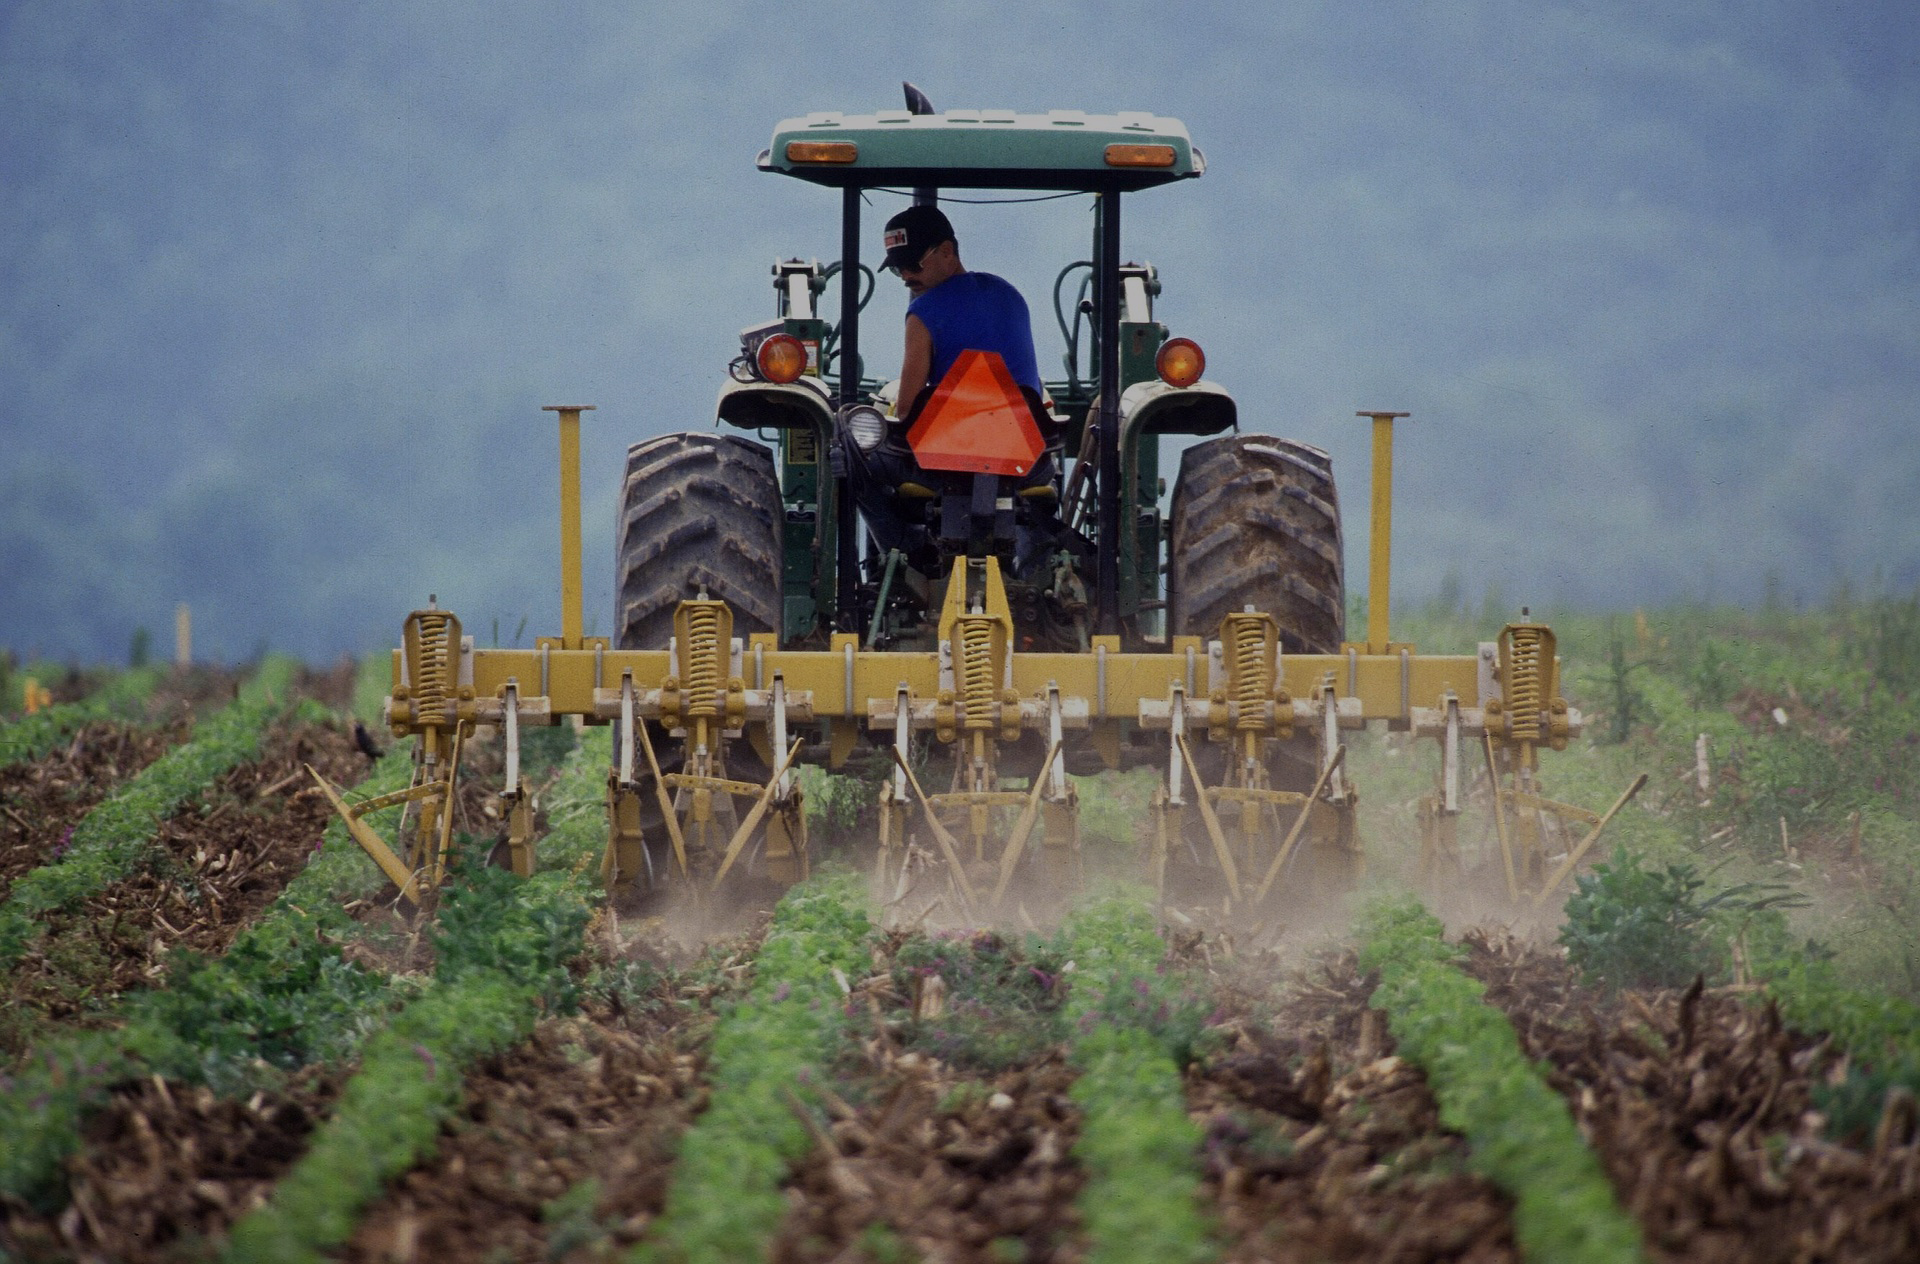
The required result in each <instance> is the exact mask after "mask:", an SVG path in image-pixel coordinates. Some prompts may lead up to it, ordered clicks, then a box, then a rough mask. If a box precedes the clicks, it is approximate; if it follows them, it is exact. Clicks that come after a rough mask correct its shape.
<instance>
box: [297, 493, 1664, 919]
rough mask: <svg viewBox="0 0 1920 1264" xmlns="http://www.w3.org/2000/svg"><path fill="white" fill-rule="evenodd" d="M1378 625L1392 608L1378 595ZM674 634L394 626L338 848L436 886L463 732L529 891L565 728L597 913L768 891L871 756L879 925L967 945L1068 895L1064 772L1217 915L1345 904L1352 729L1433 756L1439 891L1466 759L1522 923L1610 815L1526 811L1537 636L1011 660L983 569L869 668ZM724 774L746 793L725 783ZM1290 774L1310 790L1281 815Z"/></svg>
mask: <svg viewBox="0 0 1920 1264" xmlns="http://www.w3.org/2000/svg"><path fill="white" fill-rule="evenodd" d="M563 464H564V461H563ZM564 490H565V494H564V496H563V500H564V501H565V502H566V511H568V512H577V510H576V509H575V508H574V507H575V506H576V505H577V489H576V488H571V487H569V488H566V489H564ZM1383 580H1384V577H1383ZM1374 596H1375V597H1376V598H1383V597H1385V596H1386V594H1385V592H1384V591H1383V590H1382V589H1381V588H1380V587H1378V586H1376V589H1375V592H1374ZM576 620H577V612H576V614H575V615H574V616H572V617H569V618H567V619H566V620H565V623H566V624H567V625H570V626H571V627H577V626H578V623H577V621H576ZM673 628H674V634H673V636H672V638H671V641H670V643H669V645H668V646H667V648H665V649H662V650H620V649H614V648H612V647H611V646H610V645H609V644H608V643H607V641H606V640H605V639H604V638H597V637H585V636H581V635H579V634H578V633H577V632H574V633H572V634H571V635H565V634H563V635H562V636H560V637H543V638H540V639H539V640H538V641H537V642H536V645H535V647H534V648H532V649H497V648H478V647H476V646H475V645H474V643H473V639H472V638H471V637H468V636H465V635H463V634H462V632H461V625H460V621H459V619H458V618H457V617H456V616H455V615H454V614H453V613H452V612H450V611H446V610H442V609H439V608H438V607H437V606H434V605H429V607H428V608H426V609H423V610H417V611H414V612H413V613H412V614H410V615H409V616H408V617H407V620H406V623H405V625H404V636H403V641H402V644H401V646H400V648H398V649H396V650H395V651H394V654H393V668H394V688H393V692H392V696H391V697H390V699H389V701H388V704H387V722H388V724H389V726H390V727H391V729H392V732H393V733H394V734H395V735H396V736H401V737H405V736H413V737H417V738H418V739H419V745H418V747H417V752H418V754H417V772H416V775H415V778H414V782H413V784H412V785H411V786H410V787H409V788H408V789H407V790H404V791H400V792H397V793H395V794H391V795H386V796H383V797H381V798H379V799H375V800H369V801H367V802H365V803H360V804H355V805H351V806H349V805H347V804H345V803H344V802H342V801H341V800H340V799H339V796H338V795H337V794H336V793H335V792H334V791H333V790H332V788H331V787H327V792H328V794H329V795H330V796H333V798H334V801H335V804H336V806H337V807H338V808H339V809H340V811H341V814H342V815H343V816H344V817H346V818H347V820H348V824H349V826H350V828H351V829H352V832H353V836H354V837H355V839H356V840H358V841H359V842H360V844H361V845H362V846H363V847H365V848H366V849H367V851H368V852H369V854H371V855H372V856H373V857H374V858H375V860H376V861H378V863H379V864H380V866H381V868H382V869H383V870H384V871H386V872H387V874H388V875H389V877H391V878H392V879H393V880H394V883H395V885H396V886H398V887H399V888H400V889H401V890H402V892H403V893H405V894H407V895H408V896H409V897H413V896H416V895H417V893H418V892H419V891H421V890H422V889H424V888H426V887H430V886H432V885H433V884H435V883H437V882H438V881H439V880H440V879H441V877H442V876H443V874H444V870H445V866H446V864H447V861H448V858H449V847H450V841H449V840H450V838H451V836H452V830H453V819H452V813H451V808H450V805H451V803H452V801H453V792H454V787H455V785H456V779H457V776H458V770H459V764H460V758H461V754H462V751H463V749H464V747H465V744H466V743H467V742H468V741H469V740H470V739H471V738H472V736H473V735H474V733H475V732H476V731H477V730H478V729H479V728H481V727H482V726H486V727H488V728H490V729H491V730H493V731H495V732H497V733H498V734H499V735H500V739H501V740H502V742H503V744H504V749H505V758H506V784H505V786H504V788H503V792H502V796H501V797H502V801H503V806H504V807H505V808H506V816H507V818H508V821H509V838H508V842H509V848H508V854H509V856H510V858H511V863H512V865H513V868H514V869H515V870H516V871H517V872H520V873H523V874H524V873H530V872H532V870H533V866H534V840H533V830H532V817H531V810H530V797H531V795H530V790H529V788H528V786H527V784H526V781H525V778H524V777H523V776H522V775H521V774H520V771H519V767H520V734H521V733H522V732H523V731H524V730H525V729H526V728H527V727H528V726H535V727H537V726H544V725H551V724H556V723H561V722H564V721H566V720H567V719H568V718H569V717H577V722H579V723H581V724H585V725H607V726H611V727H612V728H613V741H612V747H613V752H614V756H613V761H612V766H611V767H610V768H609V769H608V773H607V783H606V784H607V795H606V812H607V822H608V843H607V847H606V850H605V853H604V858H603V862H602V867H601V874H602V877H603V879H604V881H605V883H606V885H607V887H608V888H609V889H610V890H613V891H625V890H632V889H634V888H636V887H640V888H646V887H653V886H659V885H663V884H677V885H680V886H683V887H687V888H690V889H693V890H696V891H700V892H705V891H710V890H712V889H714V888H715V887H717V886H719V885H720V884H721V883H723V882H724V881H725V880H726V879H727V877H728V875H729V874H731V873H735V872H738V871H739V870H741V869H751V870H753V871H754V872H755V873H757V874H759V875H761V876H763V877H765V878H768V879H770V880H772V881H775V882H779V883H791V882H794V881H797V880H799V879H801V878H803V877H805V876H806V874H807V872H808V868H809V861H810V848H809V839H808V835H807V828H806V815H805V812H804V810H803V800H802V793H801V790H800V787H799V785H798V784H797V780H796V778H795V777H794V775H793V768H794V765H795V764H796V763H797V762H800V761H802V760H805V761H808V762H816V763H824V764H826V765H827V766H828V767H832V768H838V767H841V766H843V765H844V764H845V762H846V760H847V759H848V757H849V756H850V755H852V754H853V752H854V750H855V749H856V747H857V746H858V745H860V744H862V743H868V744H875V745H885V746H887V747H888V748H890V754H891V759H892V763H893V771H892V773H891V775H890V776H889V777H888V778H887V779H886V781H885V782H884V784H883V785H882V786H881V788H880V790H879V804H878V809H879V811H878V817H879V831H878V832H879V837H878V840H877V841H878V845H877V847H876V849H875V852H874V855H873V869H874V875H875V879H876V883H877V886H878V889H879V890H880V891H881V892H882V893H883V894H884V895H886V896H887V897H888V898H892V899H899V898H901V897H902V896H904V894H905V893H906V892H907V891H908V890H910V889H912V888H914V887H915V885H916V884H918V883H921V882H922V881H923V880H924V876H925V875H931V881H932V882H933V883H934V885H935V887H936V888H937V889H938V890H939V891H940V892H941V893H943V894H946V895H948V896H949V897H950V898H951V899H952V900H953V901H954V903H955V905H956V907H957V908H958V909H959V910H961V911H963V912H964V913H966V914H968V915H986V914H991V913H994V912H996V911H1001V910H1007V909H1010V908H1011V907H1012V906H1013V905H1015V904H1017V903H1018V902H1019V901H1020V900H1021V899H1022V898H1024V897H1025V895H1026V893H1028V892H1029V891H1031V890H1034V889H1036V888H1037V889H1050V890H1054V891H1062V890H1067V889H1071V888H1072V887H1073V886H1075V885H1076V884H1077V883H1078V881H1079V879H1080V876H1081V852H1080V830H1079V819H1078V807H1079V804H1078V797H1077V793H1076V790H1075V786H1074V782H1073V780H1072V779H1071V778H1069V777H1068V775H1067V772H1066V769H1067V767H1068V765H1069V763H1070V762H1071V763H1074V764H1076V765H1077V766H1080V767H1082V768H1086V767H1091V766H1100V767H1106V768H1119V767H1123V766H1140V765H1143V764H1151V765H1157V766H1158V767H1159V768H1160V769H1161V770H1162V776H1161V782H1160V786H1159V789H1158V791H1157V792H1156V793H1155V795H1154V796H1153V800H1152V804H1151V814H1152V820H1151V822H1150V838H1151V842H1150V846H1149V848H1148V859H1147V873H1146V875H1145V876H1146V877H1147V878H1148V879H1150V880H1151V881H1152V882H1153V883H1154V885H1155V886H1156V887H1157V888H1158V889H1160V890H1161V891H1162V892H1163V893H1165V892H1167V891H1168V890H1169V887H1170V884H1175V882H1176V877H1175V875H1176V874H1177V875H1179V879H1178V882H1179V884H1180V885H1182V888H1183V893H1184V894H1187V895H1192V894H1193V893H1194V892H1195V891H1196V890H1197V891H1200V892H1203V893H1204V897H1205V898H1206V899H1208V900H1213V901H1217V902H1218V903H1219V904H1221V905H1222V907H1223V908H1225V909H1227V910H1232V909H1234V908H1236V907H1238V908H1242V909H1247V908H1253V909H1262V908H1269V907H1273V906H1276V905H1279V904H1284V903H1285V902H1286V901H1288V899H1289V898H1290V897H1292V898H1294V899H1296V900H1305V899H1312V898H1317V897H1318V896H1319V895H1322V894H1324V893H1325V892H1326V891H1328V890H1334V889H1339V888H1343V887H1345V886H1347V885H1349V884H1351V882H1352V881H1353V880H1354V879H1355V878H1356V877H1357V876H1358V874H1359V873H1360V871H1361V868H1362V864H1363V861H1362V855H1361V850H1360V845H1359V839H1358V831H1357V829H1356V826H1355V809H1356V805H1357V803H1358V800H1359V791H1358V788H1357V787H1356V786H1355V784H1354V783H1353V780H1352V778H1351V776H1350V775H1349V773H1348V771H1347V769H1346V767H1345V762H1346V751H1347V748H1346V742H1345V739H1346V737H1347V735H1348V734H1350V733H1352V732H1355V731H1358V730H1361V729H1363V728H1365V727H1367V726H1368V725H1374V726H1376V727H1383V728H1385V729H1388V730H1393V731H1400V732H1406V733H1410V734H1413V735H1414V736H1416V737H1422V738H1429V739H1432V740H1433V741H1435V742H1436V743H1437V744H1438V747H1439V750H1440V755H1441V759H1440V768H1441V772H1440V779H1439V786H1438V787H1437V789H1436V792H1435V793H1434V794H1433V795H1432V796H1430V797H1429V798H1427V799H1426V800H1424V801H1423V803H1422V805H1421V820H1422V827H1423V828H1422V863H1423V866H1424V867H1425V868H1426V869H1427V871H1428V872H1429V874H1430V876H1431V877H1432V878H1433V879H1434V880H1435V881H1444V880H1446V875H1447V873H1448V871H1449V870H1451V869H1454V868H1457V867H1458V866H1459V865H1460V864H1461V856H1460V850H1459V846H1458V837H1459V827H1458V818H1459V816H1460V815H1461V814H1462V812H1463V811H1464V810H1465V808H1466V805H1467V803H1468V801H1469V798H1470V796H1469V794H1468V793H1467V792H1466V789H1465V788H1464V787H1463V784H1462V781H1463V776H1462V768H1463V763H1464V758H1465V755H1466V753H1467V752H1468V751H1469V750H1472V749H1478V750H1479V751H1481V752H1483V753H1484V755H1485V758H1486V761H1487V769H1488V774H1490V775H1486V776H1485V777H1484V780H1485V783H1486V785H1488V786H1491V787H1493V789H1494V793H1492V794H1491V796H1484V795H1483V797H1488V798H1489V802H1490V806H1491V809H1492V819H1493V821H1494V822H1495V824H1496V828H1497V833H1498V837H1499V840H1500V848H1501V855H1502V858H1503V862H1504V872H1505V873H1506V875H1507V878H1508V890H1509V894H1510V895H1511V896H1512V897H1513V898H1515V899H1520V898H1523V897H1524V896H1525V895H1528V894H1539V895H1544V893H1545V892H1546V891H1549V890H1551V889H1552V888H1553V886H1554V885H1555V884H1556V883H1557V882H1558V881H1559V880H1560V879H1561V878H1563V877H1564V875H1565V872H1566V871H1567V870H1569V869H1570V868H1571V867H1572V865H1573V864H1575V863H1577V861H1578V860H1579V859H1580V857H1581V856H1582V855H1583V854H1584V853H1585V851H1586V850H1587V849H1588V848H1590V847H1591V845H1592V842H1593V840H1594V839H1595V838H1597V837H1598V833H1599V830H1600V829H1601V828H1603V827H1604V825H1605V824H1606V822H1607V821H1608V820H1610V819H1611V817H1612V815H1613V813H1614V812H1617V811H1618V810H1619V808H1620V806H1621V805H1622V804H1624V802H1625V800H1626V798H1627V797H1630V795H1631V793H1632V790H1630V791H1629V792H1628V796H1623V797H1622V800H1621V803H1617V804H1615V805H1614V807H1613V809H1612V810H1611V811H1609V812H1608V813H1606V814H1604V815H1596V814H1593V813H1589V812H1586V811H1585V810H1584V809H1581V808H1578V807H1576V806H1574V805H1570V804H1564V803H1559V802H1556V801H1554V800H1551V799H1547V798H1545V797H1544V796H1542V795H1541V793H1540V790H1539V785H1538V778H1537V763H1538V759H1537V753H1538V751H1539V750H1540V749H1541V748H1542V747H1545V748H1549V749H1558V748H1561V747H1564V746H1565V745H1566V743H1567V741H1568V739H1569V738H1571V737H1572V736H1574V735H1575V734H1577V733H1578V732H1579V729H1580V726H1581V717H1580V715H1579V713H1578V712H1577V711H1575V710H1573V709H1572V708H1570V707H1569V706H1568V705H1567V704H1566V702H1565V700H1564V699H1563V698H1562V697H1561V696H1560V693H1559V677H1558V661H1557V657H1556V655H1555V652H1554V651H1555V643H1554V638H1553V634H1552V632H1551V630H1550V629H1548V628H1547V627H1545V626H1544V625H1542V624H1538V623H1533V622H1526V621H1523V622H1520V623H1515V624H1511V625H1509V626H1508V627H1506V628H1505V629H1504V630H1503V631H1502V632H1501V634H1500V637H1499V639H1498V640H1497V641H1495V642H1489V643H1487V644H1485V645H1483V646H1481V647H1480V652H1479V653H1478V654H1475V655H1433V654H1420V653H1417V652H1415V650H1414V649H1413V647H1412V646H1410V645H1405V644H1398V643H1393V642H1390V641H1386V640H1384V639H1383V640H1382V641H1380V642H1377V643H1375V642H1355V643H1349V644H1348V645H1346V646H1345V647H1344V648H1343V651H1342V652H1341V653H1339V654H1293V653H1287V652H1286V651H1285V649H1284V646H1283V642H1282V638H1281V637H1280V635H1279V632H1278V627H1277V624H1276V621H1275V620H1274V618H1273V617H1272V616H1271V615H1270V614H1267V613H1264V612H1261V611H1257V610H1244V611H1236V612H1232V613H1229V614H1228V615H1226V616H1225V617H1224V618H1223V619H1222V621H1221V624H1220V627H1219V629H1218V635H1217V636H1215V637H1212V638H1201V637H1189V636H1175V637H1171V638H1168V641H1167V644H1166V646H1165V647H1164V648H1158V647H1155V648H1148V649H1134V650H1127V649H1123V647H1122V644H1121V639H1120V638H1119V637H1107V636H1096V637H1094V638H1092V642H1091V644H1090V645H1089V646H1088V649H1087V651H1086V652H1085V653H1078V652H1071V653H1061V652H1056V653H1044V652H1042V653H1036V652H1026V651H1021V650H1019V649H1017V648H1016V647H1015V641H1014V637H1013V634H1012V633H1013V628H1014V620H1013V613H1012V611H1011V609H1010V608H1009V605H1008V601H1007V592H1006V585H1005V583H1004V580H1003V577H1002V574H1001V568H1000V564H999V562H998V560H997V559H995V558H993V557H985V558H975V559H966V558H963V559H960V560H959V561H958V562H957V563H956V564H955V567H954V569H953V571H952V573H951V575H950V576H949V578H948V582H947V586H946V592H945V597H944V601H943V604H942V607H941V615H940V622H939V635H938V640H937V644H936V646H935V648H933V649H932V650H929V651H923V652H912V651H900V650H874V649H869V648H866V647H865V646H864V645H863V643H862V638H861V637H860V636H859V635H857V634H854V633H841V634H835V635H833V636H832V638H831V640H830V643H829V645H828V646H827V647H826V648H824V649H794V648H783V647H782V646H781V645H780V643H779V638H778V637H777V636H776V635H774V634H772V633H751V634H749V635H747V636H745V637H741V636H736V635H734V617H733V612H732V610H731V609H730V608H729V606H728V604H727V603H726V602H724V601H721V600H718V599H716V598H712V597H708V596H704V595H703V596H696V597H693V598H690V599H687V600H684V601H682V602H680V603H679V604H678V606H677V608H676V609H675V611H674V616H673ZM1381 632H1382V637H1383V638H1384V637H1385V636H1386V635H1387V630H1386V628H1385V626H1384V621H1383V626H1382V628H1381ZM745 766H752V767H755V768H758V769H761V770H763V772H762V774H761V775H760V776H759V777H756V778H754V779H744V778H742V777H741V776H738V775H735V774H734V773H732V772H730V769H734V768H738V767H745ZM1284 768H1293V769H1299V768H1305V769H1308V770H1310V774H1311V775H1310V777H1309V778H1306V779H1304V784H1303V785H1302V786H1301V788H1297V789H1287V788H1281V787H1279V786H1277V785H1276V784H1275V783H1276V773H1277V770H1281V769H1284ZM929 781H930V782H931V783H932V786H933V788H932V789H928V788H927V783H928V782H929ZM1023 782H1024V784H1021V783H1023ZM1633 789H1634V790H1637V789H1638V785H1637V784H1636V786H1635V787H1633ZM397 803H406V804H409V805H418V811H417V812H416V813H411V814H410V817H409V820H408V824H407V825H406V826H405V827H404V828H405V829H406V831H407V833H408V839H407V843H406V858H405V859H404V860H403V859H401V857H400V855H399V854H398V853H396V852H395V851H394V850H393V849H392V848H390V847H388V846H387V844H386V843H385V842H384V841H383V840H381V839H380V838H379V837H378V836H377V835H376V834H375V832H374V831H373V830H372V829H371V828H370V827H369V826H368V825H367V824H366V822H365V821H364V820H362V819H360V818H361V817H363V816H364V815H365V814H366V813H368V812H370V811H373V810H377V809H378V808H382V807H391V806H393V805H395V804H397ZM649 821H650V822H651V825H649V824H648V822H649ZM1568 822H1578V823H1580V824H1584V825H1587V826H1589V827H1590V829H1589V833H1588V836H1587V837H1586V838H1585V839H1584V840H1582V841H1581V842H1580V843H1579V844H1578V845H1573V846H1566V847H1561V848H1560V849H1559V852H1560V854H1559V856H1558V869H1557V870H1555V869H1554V868H1553V864H1554V862H1555V860H1556V855H1555V850H1554V848H1555V843H1556V841H1557V840H1559V839H1561V838H1562V837H1563V836H1565V835H1566V833H1567V823H1568Z"/></svg>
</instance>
